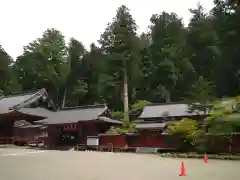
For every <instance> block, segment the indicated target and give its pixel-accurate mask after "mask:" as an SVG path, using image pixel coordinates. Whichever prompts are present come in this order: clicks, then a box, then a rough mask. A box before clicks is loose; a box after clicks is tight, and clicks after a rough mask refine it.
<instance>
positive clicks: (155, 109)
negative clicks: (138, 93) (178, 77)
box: [138, 103, 203, 119]
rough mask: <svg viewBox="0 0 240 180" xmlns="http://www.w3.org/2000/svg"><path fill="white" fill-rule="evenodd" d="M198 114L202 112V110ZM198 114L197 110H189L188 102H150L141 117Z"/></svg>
mask: <svg viewBox="0 0 240 180" xmlns="http://www.w3.org/2000/svg"><path fill="white" fill-rule="evenodd" d="M198 114H202V115H203V112H200V113H198ZM194 115H197V113H195V112H191V111H189V106H188V104H186V103H165V104H149V105H146V106H145V107H144V108H143V111H142V113H141V114H140V116H139V117H138V118H139V119H147V118H163V117H165V116H167V117H187V116H194Z"/></svg>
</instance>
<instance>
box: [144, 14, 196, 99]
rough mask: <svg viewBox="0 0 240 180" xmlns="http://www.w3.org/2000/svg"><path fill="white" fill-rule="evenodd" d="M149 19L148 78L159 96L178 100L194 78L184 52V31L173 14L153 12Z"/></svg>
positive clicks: (155, 93)
mask: <svg viewBox="0 0 240 180" xmlns="http://www.w3.org/2000/svg"><path fill="white" fill-rule="evenodd" d="M150 21H151V25H150V34H151V44H150V47H149V54H150V61H151V75H150V77H149V78H148V81H149V83H151V89H152V90H153V89H154V96H155V97H158V99H161V100H163V101H179V100H180V99H181V97H183V94H182V92H183V91H184V90H186V89H187V87H188V86H189V84H190V83H191V82H192V79H191V77H193V74H192V73H193V67H192V64H191V62H190V61H189V59H188V57H187V51H186V40H185V39H186V30H185V28H184V26H183V23H182V20H181V19H179V18H178V17H177V15H176V14H174V13H171V14H168V13H166V12H163V13H162V14H159V15H158V14H154V15H153V16H152V17H151V20H150ZM185 78H188V81H185ZM186 82H188V83H186Z"/></svg>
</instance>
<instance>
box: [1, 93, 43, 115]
mask: <svg viewBox="0 0 240 180" xmlns="http://www.w3.org/2000/svg"><path fill="white" fill-rule="evenodd" d="M46 93H47V92H46V90H45V89H40V90H38V91H33V92H28V93H23V94H17V95H12V96H6V97H3V98H2V99H0V114H6V113H9V112H11V111H14V110H17V109H19V108H23V107H28V106H29V105H30V104H32V103H34V102H36V101H37V100H38V99H39V98H41V97H43V96H44V95H46Z"/></svg>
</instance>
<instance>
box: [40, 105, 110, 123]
mask: <svg viewBox="0 0 240 180" xmlns="http://www.w3.org/2000/svg"><path fill="white" fill-rule="evenodd" d="M106 110H107V106H106V105H91V106H80V107H69V108H63V109H60V110H59V111H57V112H53V113H52V114H50V115H49V117H48V118H46V119H44V120H40V121H37V122H38V123H44V124H67V123H76V122H78V121H89V120H97V119H98V117H99V116H101V115H102V114H103V113H104V112H105V111H106Z"/></svg>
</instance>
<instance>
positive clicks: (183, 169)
mask: <svg viewBox="0 0 240 180" xmlns="http://www.w3.org/2000/svg"><path fill="white" fill-rule="evenodd" d="M186 175H187V174H186V169H185V166H184V162H183V161H182V165H181V172H180V174H179V176H186Z"/></svg>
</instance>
